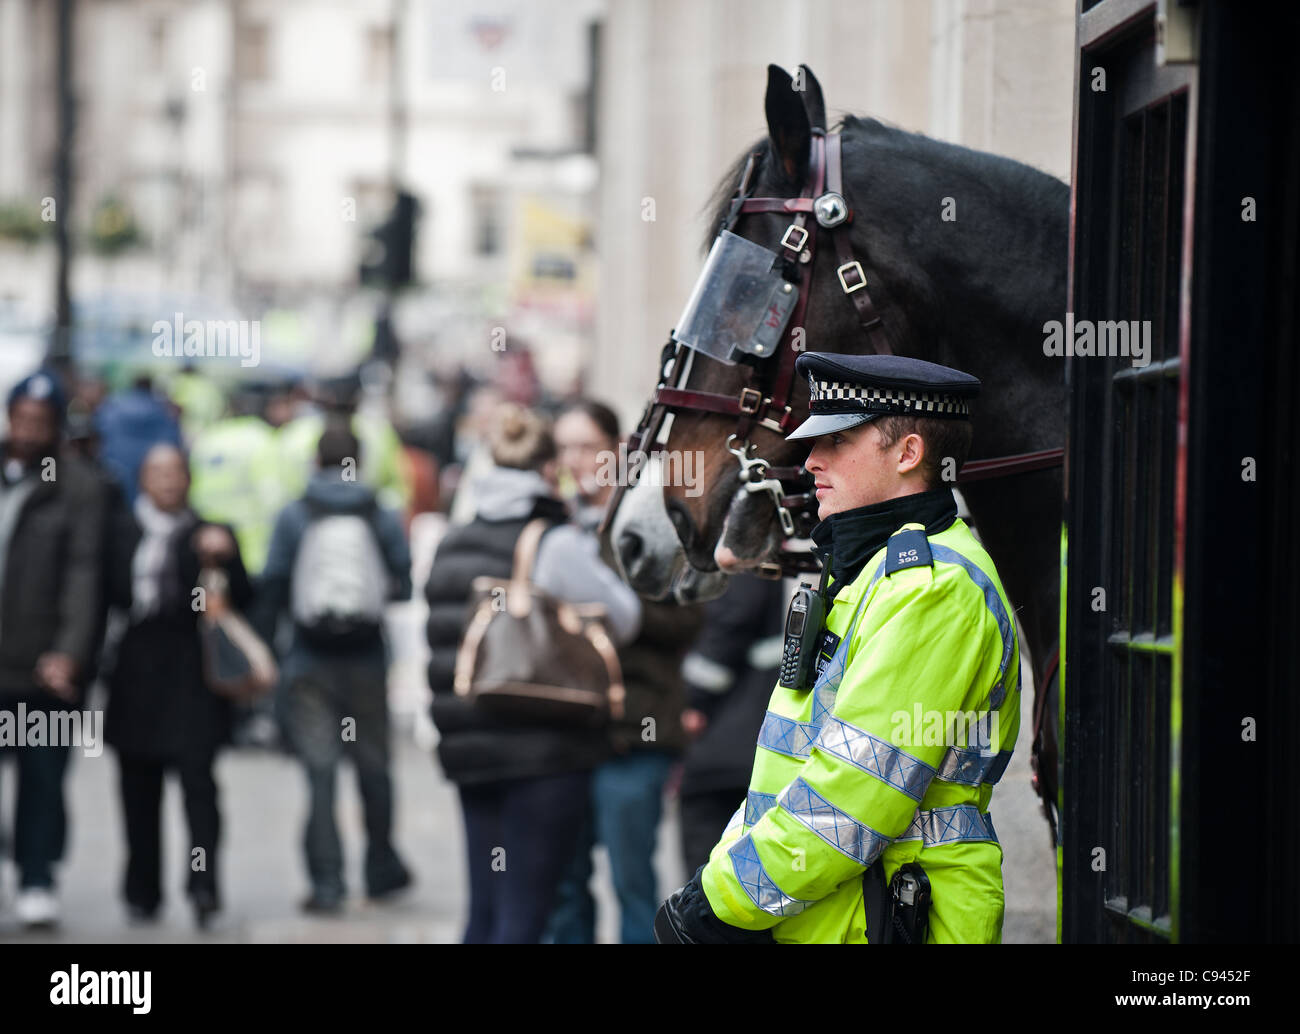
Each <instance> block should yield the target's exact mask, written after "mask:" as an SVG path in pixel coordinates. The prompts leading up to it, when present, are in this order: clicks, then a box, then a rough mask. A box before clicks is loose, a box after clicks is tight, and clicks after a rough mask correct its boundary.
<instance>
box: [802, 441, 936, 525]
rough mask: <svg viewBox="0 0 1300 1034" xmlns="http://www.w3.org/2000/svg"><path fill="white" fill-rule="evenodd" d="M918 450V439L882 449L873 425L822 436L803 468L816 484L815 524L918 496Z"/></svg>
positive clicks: (920, 447)
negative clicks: (819, 521) (835, 515)
mask: <svg viewBox="0 0 1300 1034" xmlns="http://www.w3.org/2000/svg"><path fill="white" fill-rule="evenodd" d="M923 449H924V445H923V444H922V441H921V436H920V435H917V434H907V435H903V436H902V437H901V438H900V439H899V440H898V441H896V442H894V444H893V445H890V446H889V447H888V448H886V447H885V446H884V444H883V439H882V438H881V435H880V428H878V427H877V426H876V423H875V421H872V422H871V423H869V424H859V425H858V426H857V427H850V428H849V429H848V430H845V431H833V432H831V433H830V434H824V435H822V436H821V437H820V438H818V439H817V440H816V441H815V442H814V443H813V448H812V452H810V453H809V454H808V459H807V460H806V461H805V462H804V467H805V468H806V469H807V470H808V472H809V473H810V474H812V475H813V477H814V478H816V482H817V487H816V492H817V516H818V518H820V519H821V520H825V519H826V518H827V517H829V516H830V515H831V514H833V513H843V512H844V511H845V510H853V509H856V508H857V507H859V506H870V505H872V504H873V503H882V502H884V501H885V500H886V499H895V498H897V497H898V496H902V495H910V494H911V493H913V492H919V491H921V490H922V489H923V488H924V485H922V484H919V481H920V470H919V465H920V462H921V457H922V455H923Z"/></svg>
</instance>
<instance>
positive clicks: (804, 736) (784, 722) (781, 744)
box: [758, 711, 818, 758]
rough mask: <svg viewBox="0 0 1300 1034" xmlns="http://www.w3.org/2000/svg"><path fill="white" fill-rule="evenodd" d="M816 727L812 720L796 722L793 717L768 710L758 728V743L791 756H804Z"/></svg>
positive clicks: (806, 753) (814, 734)
mask: <svg viewBox="0 0 1300 1034" xmlns="http://www.w3.org/2000/svg"><path fill="white" fill-rule="evenodd" d="M817 733H818V727H817V725H816V724H815V723H813V722H796V721H795V720H794V719H793V718H786V717H785V716H784V715H779V714H776V713H775V712H774V711H768V712H767V715H766V716H765V717H764V718H763V725H762V728H760V729H759V730H758V745H759V746H760V747H765V748H766V749H768V750H771V751H775V752H776V753H778V754H785V755H786V756H788V757H792V758H806V757H807V756H808V750H809V748H810V747H811V746H812V742H813V740H815V739H816V738H817Z"/></svg>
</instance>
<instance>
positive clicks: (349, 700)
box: [262, 424, 411, 913]
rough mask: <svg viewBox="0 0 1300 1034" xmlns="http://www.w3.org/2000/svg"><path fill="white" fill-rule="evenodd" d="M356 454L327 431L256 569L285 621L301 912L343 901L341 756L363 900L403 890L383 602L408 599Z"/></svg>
mask: <svg viewBox="0 0 1300 1034" xmlns="http://www.w3.org/2000/svg"><path fill="white" fill-rule="evenodd" d="M360 449H361V446H360V443H359V442H358V441H357V438H356V436H355V435H354V434H353V433H352V431H351V430H349V428H348V427H347V425H346V424H331V425H329V426H327V427H326V429H325V431H324V433H323V434H322V435H321V436H320V441H319V443H318V445H317V448H316V464H317V470H316V473H315V474H314V475H313V476H312V478H311V480H310V481H309V483H308V485H307V490H306V493H305V494H304V495H303V497H302V498H301V499H299V500H297V501H295V502H293V503H290V504H289V505H288V506H287V507H285V509H284V510H283V511H282V512H281V513H280V516H279V518H278V519H277V520H276V523H275V531H274V532H273V533H272V536H271V548H270V552H269V553H268V555H267V561H266V568H265V570H264V571H263V574H262V593H263V595H264V597H265V601H266V606H267V607H269V608H270V609H271V612H272V613H277V612H279V611H283V610H286V609H287V610H288V611H289V613H290V615H291V616H292V618H293V635H292V641H291V645H290V647H289V651H288V655H287V657H286V659H285V661H284V663H283V665H282V667H281V675H282V678H283V681H284V685H285V701H284V704H285V711H286V716H285V717H286V724H287V727H288V735H289V739H290V741H291V743H292V745H293V747H294V749H295V750H296V751H297V753H298V756H299V758H300V759H301V760H302V763H303V766H304V768H305V770H306V774H307V784H308V790H309V794H310V813H309V817H308V820H307V827H306V831H305V834H304V841H303V845H304V850H305V854H306V860H307V871H308V874H309V876H310V879H311V885H312V889H311V893H310V895H309V896H308V897H307V898H306V900H304V901H303V902H302V908H303V910H304V911H307V912H315V913H330V912H338V911H339V910H340V909H342V907H343V903H344V898H345V894H346V883H345V879H344V872H343V848H342V845H341V844H340V842H339V834H338V827H337V824H336V822H335V815H334V787H335V773H336V770H337V768H338V763H339V761H340V759H341V758H342V757H343V756H344V755H345V754H347V755H348V756H350V757H351V758H352V760H353V762H354V763H355V765H356V770H357V783H358V786H359V788H360V791H361V800H362V804H363V805H364V808H365V822H366V860H365V882H366V893H367V894H368V895H369V896H370V897H371V898H374V899H380V898H385V897H388V896H390V895H392V894H395V893H396V892H398V891H400V890H402V889H403V888H405V887H407V886H409V885H410V883H411V874H410V871H409V870H408V869H407V867H406V866H405V865H404V864H403V862H402V860H401V858H399V857H398V854H397V851H396V850H395V848H394V847H393V842H392V826H393V785H392V780H391V777H390V775H389V711H388V685H387V677H388V649H387V644H386V642H385V640H384V635H383V614H384V606H385V604H386V603H387V601H389V600H393V599H407V598H408V597H409V596H410V595H411V558H410V552H409V550H408V548H407V544H406V538H405V536H404V535H403V532H402V524H401V518H400V517H399V515H398V514H397V513H396V512H395V511H393V510H391V509H387V508H384V507H381V506H380V505H379V503H378V501H377V499H376V497H375V492H374V490H373V489H371V488H368V487H367V486H365V485H363V484H362V483H360V482H359V481H357V480H356V471H357V462H358V461H357V457H358V454H359V452H360ZM264 620H265V619H264Z"/></svg>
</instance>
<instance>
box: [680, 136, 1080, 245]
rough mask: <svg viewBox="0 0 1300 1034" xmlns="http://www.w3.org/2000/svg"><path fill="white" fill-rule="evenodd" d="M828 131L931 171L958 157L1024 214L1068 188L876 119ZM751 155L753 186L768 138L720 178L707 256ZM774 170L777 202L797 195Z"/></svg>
mask: <svg viewBox="0 0 1300 1034" xmlns="http://www.w3.org/2000/svg"><path fill="white" fill-rule="evenodd" d="M831 129H832V131H833V130H835V129H839V130H840V131H841V132H843V133H845V134H846V135H847V136H848V137H853V138H856V139H857V140H864V139H866V140H870V141H872V143H873V144H875V145H876V146H878V147H880V148H881V149H882V150H885V151H892V152H895V153H898V154H904V155H906V156H907V157H908V158H909V159H911V160H912V161H914V162H917V163H919V164H922V165H928V166H931V167H942V168H944V169H947V170H951V169H953V168H954V162H953V159H954V157H957V156H960V158H961V171H962V173H963V174H964V176H966V177H969V178H971V179H974V180H978V181H980V182H982V183H984V184H985V185H987V184H990V183H997V184H998V185H999V187H1000V188H1001V189H1004V190H1006V191H1007V192H1008V193H1009V195H1010V196H1014V197H1016V198H1017V199H1019V203H1021V204H1023V205H1025V206H1026V207H1027V208H1036V207H1038V206H1043V207H1045V208H1051V207H1053V206H1059V204H1060V203H1061V194H1062V192H1063V191H1066V190H1068V187H1067V185H1066V184H1065V183H1063V182H1062V181H1061V180H1059V179H1057V178H1056V177H1055V176H1052V175H1050V174H1048V173H1046V172H1043V171H1042V170H1040V169H1035V168H1034V167H1033V166H1031V165H1026V164H1025V163H1024V162H1020V161H1016V160H1015V159H1012V158H1005V157H1002V156H1001V155H996V154H989V153H988V152H987V151H976V150H974V149H973V148H970V147H965V146H963V145H961V144H950V143H946V142H944V141H942V140H935V139H933V138H932V137H928V136H926V135H924V134H923V133H914V132H911V131H910V130H906V129H902V128H900V127H898V126H895V125H892V124H890V123H887V122H882V121H881V120H880V119H875V118H863V117H860V116H858V115H844V116H843V117H842V118H841V119H840V121H839V122H837V123H836V124H835V125H834V126H832V127H831ZM848 146H849V144H848V140H847V139H846V151H847V148H848ZM751 152H754V153H756V154H758V156H759V157H758V162H757V165H756V167H755V169H754V178H755V181H757V179H758V177H759V176H761V175H762V173H763V170H764V169H765V168H766V166H767V165H768V164H769V163H770V162H771V155H772V140H771V138H770V137H768V136H763V137H761V138H760V139H758V140H756V141H755V142H754V143H753V145H752V146H750V147H747V148H746V149H745V150H744V151H743V152H741V154H740V155H739V156H738V157H737V158H736V160H735V161H734V162H732V163H731V165H730V167H729V168H728V169H727V171H726V172H724V173H723V174H722V178H721V179H719V180H718V183H717V185H716V186H715V187H714V189H713V192H712V193H711V194H710V196H709V199H708V201H707V202H706V203H705V206H704V211H706V212H708V213H710V219H709V222H708V225H707V227H706V228H705V238H704V247H703V249H702V250H703V251H705V252H707V251H708V250H709V248H710V247H711V246H712V244H713V241H714V238H715V237H717V234H718V227H719V225H721V223H722V220H723V218H724V217H725V216H726V213H727V207H728V205H729V204H730V202H731V198H732V195H734V194H735V192H736V185H737V184H738V183H739V182H740V174H741V172H742V171H743V170H744V168H745V161H746V159H747V158H748V157H749V154H750V153H751ZM776 168H777V170H778V179H777V182H776V184H775V185H774V187H773V190H774V191H775V192H776V193H777V194H778V195H779V196H784V197H792V196H795V195H797V194H798V193H799V189H800V188H799V185H798V184H795V183H791V182H790V179H789V177H788V176H787V175H786V174H785V169H784V168H783V167H782V166H781V165H780V163H777V165H776ZM845 178H846V180H847V179H849V178H850V172H849V170H848V163H847V162H846V168H845ZM931 200H932V199H931V198H930V197H928V196H927V197H926V198H925V201H926V202H927V203H928V202H930V201H931Z"/></svg>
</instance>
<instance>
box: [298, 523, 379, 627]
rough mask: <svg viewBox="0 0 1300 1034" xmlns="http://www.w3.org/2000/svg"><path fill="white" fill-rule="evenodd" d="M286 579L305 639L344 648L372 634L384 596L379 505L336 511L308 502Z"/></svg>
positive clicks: (376, 625)
mask: <svg viewBox="0 0 1300 1034" xmlns="http://www.w3.org/2000/svg"><path fill="white" fill-rule="evenodd" d="M307 505H308V506H309V507H312V509H313V514H312V517H311V520H310V522H309V523H308V525H307V527H306V529H305V530H304V531H303V534H302V541H301V542H300V543H299V545H298V554H297V556H296V557H295V558H294V564H293V575H292V577H291V579H290V583H289V584H290V590H289V592H290V611H291V612H292V614H293V620H294V623H295V624H296V625H297V626H298V628H299V630H300V631H301V633H302V635H303V636H304V638H306V639H307V640H308V641H309V642H313V643H316V644H318V645H321V646H331V647H336V648H337V647H346V646H348V645H351V644H353V643H357V642H360V641H363V640H367V639H371V638H373V637H374V636H375V635H376V634H377V633H378V631H379V628H380V625H381V624H382V622H383V617H384V603H385V602H386V601H387V599H388V585H389V576H388V565H387V563H386V562H385V560H384V554H383V551H382V550H381V549H380V547H379V539H378V536H377V534H376V531H375V515H376V512H377V509H378V507H377V506H376V504H375V501H374V500H373V499H372V500H371V501H370V504H369V505H368V506H367V507H366V508H365V509H364V510H362V511H359V512H353V513H337V512H335V511H330V510H323V509H321V508H319V507H315V506H313V505H312V503H311V502H310V501H308V504H307Z"/></svg>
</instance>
